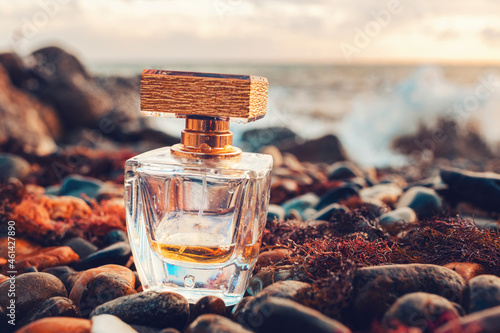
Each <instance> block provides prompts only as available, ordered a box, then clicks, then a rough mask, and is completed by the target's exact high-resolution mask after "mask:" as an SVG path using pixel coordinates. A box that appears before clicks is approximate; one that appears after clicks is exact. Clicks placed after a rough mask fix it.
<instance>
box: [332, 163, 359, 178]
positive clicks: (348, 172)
mask: <svg viewBox="0 0 500 333" xmlns="http://www.w3.org/2000/svg"><path fill="white" fill-rule="evenodd" d="M357 177H363V170H361V169H360V168H359V167H358V166H357V165H356V164H354V163H352V162H350V161H340V162H335V163H333V164H332V166H331V171H330V173H329V174H328V180H344V179H351V178H357Z"/></svg>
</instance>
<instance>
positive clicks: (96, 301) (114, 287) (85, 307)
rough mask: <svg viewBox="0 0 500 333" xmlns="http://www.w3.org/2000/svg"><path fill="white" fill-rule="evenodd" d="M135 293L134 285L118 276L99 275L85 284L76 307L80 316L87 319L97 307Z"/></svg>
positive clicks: (109, 274) (110, 274) (111, 274)
mask: <svg viewBox="0 0 500 333" xmlns="http://www.w3.org/2000/svg"><path fill="white" fill-rule="evenodd" d="M135 293H136V290H135V288H134V285H130V282H129V281H127V280H125V279H123V278H122V277H120V276H119V275H116V274H113V273H100V274H98V275H96V276H95V277H94V278H92V279H91V280H90V281H89V282H87V285H86V286H85V289H84V290H83V292H82V297H81V299H80V304H79V305H78V306H79V308H80V312H81V314H82V316H83V317H87V316H88V315H89V314H90V313H91V312H92V310H94V309H95V308H96V307H98V306H99V305H102V304H104V303H106V302H109V301H111V300H114V299H115V298H118V297H122V296H126V295H132V294H135Z"/></svg>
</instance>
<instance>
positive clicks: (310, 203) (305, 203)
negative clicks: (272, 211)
mask: <svg viewBox="0 0 500 333" xmlns="http://www.w3.org/2000/svg"><path fill="white" fill-rule="evenodd" d="M318 202H319V197H318V196H317V195H316V194H314V193H307V194H303V195H301V196H298V197H296V198H293V199H290V200H288V201H286V202H284V203H283V204H282V205H281V207H283V209H284V210H285V214H286V215H288V214H290V211H291V210H292V209H295V210H296V211H298V212H299V214H301V215H302V213H303V212H304V210H306V209H307V208H310V207H314V206H316V205H317V204H318Z"/></svg>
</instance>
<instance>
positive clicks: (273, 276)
mask: <svg viewBox="0 0 500 333" xmlns="http://www.w3.org/2000/svg"><path fill="white" fill-rule="evenodd" d="M290 277H292V272H291V271H290V270H289V269H266V270H261V271H260V272H258V273H257V274H255V275H254V276H252V278H251V279H250V282H249V283H248V287H247V293H248V294H250V295H252V296H255V295H256V294H258V293H260V292H261V291H262V290H263V289H264V288H266V287H268V286H270V285H272V284H273V283H276V282H278V281H282V280H286V279H290Z"/></svg>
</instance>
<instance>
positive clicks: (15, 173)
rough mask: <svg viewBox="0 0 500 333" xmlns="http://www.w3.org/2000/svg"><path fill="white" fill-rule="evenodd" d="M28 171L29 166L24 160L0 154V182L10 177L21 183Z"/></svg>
mask: <svg viewBox="0 0 500 333" xmlns="http://www.w3.org/2000/svg"><path fill="white" fill-rule="evenodd" d="M30 170H31V166H30V164H29V163H28V162H26V160H25V159H24V158H21V157H19V156H16V155H13V154H7V153H4V154H0V182H5V181H7V180H8V179H9V178H11V177H12V178H17V179H19V180H21V181H23V180H24V179H25V178H26V176H27V175H28V174H29V173H30Z"/></svg>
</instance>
